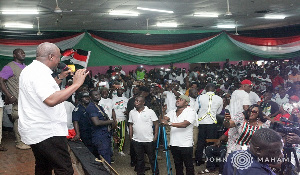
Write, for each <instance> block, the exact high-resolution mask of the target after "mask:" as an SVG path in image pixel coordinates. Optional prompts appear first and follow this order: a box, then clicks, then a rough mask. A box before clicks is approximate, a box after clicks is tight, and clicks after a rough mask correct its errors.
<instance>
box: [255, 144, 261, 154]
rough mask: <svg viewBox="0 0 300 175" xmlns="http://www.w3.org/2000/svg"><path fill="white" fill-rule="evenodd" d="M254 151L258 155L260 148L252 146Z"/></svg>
mask: <svg viewBox="0 0 300 175" xmlns="http://www.w3.org/2000/svg"><path fill="white" fill-rule="evenodd" d="M253 149H254V151H255V152H256V154H257V155H258V156H259V155H260V154H261V149H260V147H258V146H254V147H253Z"/></svg>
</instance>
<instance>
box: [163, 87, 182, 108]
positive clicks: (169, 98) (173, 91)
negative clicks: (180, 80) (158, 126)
mask: <svg viewBox="0 0 300 175" xmlns="http://www.w3.org/2000/svg"><path fill="white" fill-rule="evenodd" d="M178 89H179V85H178V84H177V83H171V84H170V87H169V89H168V90H167V91H164V92H163V95H165V96H166V98H165V104H166V105H167V111H166V112H167V113H168V112H169V111H171V110H174V109H176V106H175V103H176V97H179V96H180V95H181V94H180V93H179V92H178Z"/></svg>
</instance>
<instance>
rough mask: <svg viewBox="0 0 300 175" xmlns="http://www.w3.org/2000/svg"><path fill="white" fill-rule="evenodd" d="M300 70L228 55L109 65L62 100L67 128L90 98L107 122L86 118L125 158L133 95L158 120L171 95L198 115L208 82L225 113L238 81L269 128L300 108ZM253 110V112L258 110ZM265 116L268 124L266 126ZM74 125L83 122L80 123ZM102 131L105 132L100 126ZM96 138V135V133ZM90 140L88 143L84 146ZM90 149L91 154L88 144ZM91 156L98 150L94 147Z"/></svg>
mask: <svg viewBox="0 0 300 175" xmlns="http://www.w3.org/2000/svg"><path fill="white" fill-rule="evenodd" d="M299 69H300V64H299V62H298V60H296V59H295V60H289V61H285V60H276V61H268V62H266V63H263V64H262V65H258V64H256V63H255V62H249V64H247V65H243V63H242V62H239V63H238V64H235V65H233V64H230V62H229V60H228V59H227V60H226V62H225V64H224V65H223V66H222V67H220V66H213V67H212V66H209V64H206V65H205V66H203V67H195V68H193V69H191V70H186V69H181V68H176V67H175V66H173V64H172V63H171V64H170V67H169V68H167V69H165V68H160V67H157V68H154V69H151V70H149V71H147V70H145V69H144V68H143V66H138V67H137V69H136V70H132V71H130V72H129V73H125V72H124V71H123V70H122V66H117V67H114V68H113V67H112V66H110V68H109V69H108V70H107V72H106V74H99V73H98V74H93V73H92V72H90V73H89V75H88V76H87V77H86V79H85V83H84V84H83V85H82V86H81V87H80V88H79V89H78V90H77V91H76V93H74V94H73V96H71V97H70V98H69V99H68V101H66V102H64V103H65V107H66V111H67V113H68V115H69V117H68V118H69V119H68V128H69V129H73V128H74V127H75V130H76V126H75V125H76V124H74V121H79V119H77V120H75V119H74V112H75V113H76V112H77V111H78V109H79V105H82V104H83V103H84V100H83V98H84V97H88V96H89V98H90V101H93V102H94V103H98V104H99V106H101V107H102V108H101V109H99V110H100V111H102V110H103V111H104V112H105V115H104V114H103V116H106V117H107V118H103V120H111V121H112V122H109V123H106V124H100V123H97V121H93V120H92V121H91V120H90V123H93V124H94V125H95V126H97V125H99V126H100V125H111V128H110V129H112V133H113V134H112V136H111V137H109V140H108V141H107V144H108V145H109V148H107V149H111V147H114V144H115V145H117V147H118V154H120V155H121V156H125V153H124V150H123V149H124V144H130V143H126V142H125V137H127V136H126V133H127V129H126V127H127V122H128V119H129V113H130V111H131V110H133V109H134V108H135V107H136V106H135V104H134V101H135V97H138V96H142V97H143V98H144V101H145V106H147V107H148V108H149V109H152V110H153V111H154V112H155V114H156V116H157V117H158V119H162V116H163V115H165V114H167V113H168V112H170V111H171V110H174V109H175V110H176V105H175V104H176V99H177V98H178V97H182V96H181V95H186V96H189V97H190V98H191V99H194V104H191V102H190V100H187V101H189V102H190V104H189V106H190V107H192V106H198V107H196V109H195V112H196V113H198V112H199V110H200V109H201V106H199V104H198V103H197V100H196V99H197V98H198V97H199V96H200V95H203V94H206V93H208V92H210V90H211V89H210V90H208V89H207V85H209V86H211V84H213V85H214V90H213V91H214V94H215V95H217V96H219V97H221V99H222V100H223V103H222V109H221V111H220V112H219V114H221V115H225V114H226V109H230V107H229V105H230V101H231V95H232V94H233V92H234V91H235V90H238V89H239V88H240V86H241V85H249V86H251V91H249V92H248V93H249V98H250V99H249V100H250V102H251V104H249V106H252V105H254V106H252V107H251V110H252V109H253V108H255V109H257V110H258V109H261V111H260V112H261V113H262V114H259V115H263V116H264V117H263V116H259V117H262V118H261V119H260V121H261V122H262V123H261V124H259V122H258V121H259V120H258V119H257V126H259V127H260V126H262V125H267V126H265V127H272V125H273V123H274V122H275V121H278V122H280V118H281V117H285V118H287V119H289V118H290V116H291V115H292V114H293V112H295V111H294V110H295V108H297V109H298V108H299V107H300V103H299V97H300V73H299ZM245 80H247V81H245ZM248 81H249V82H248ZM70 85H72V77H71V76H68V77H67V78H66V80H64V81H63V83H62V85H61V88H68V87H69V86H70ZM182 98H185V97H182ZM191 101H192V100H191ZM85 103H86V104H85V105H83V106H84V107H85V108H86V109H89V108H92V109H91V110H93V108H95V107H88V106H89V103H88V102H85ZM195 103H196V104H195ZM255 105H256V106H255ZM96 107H97V106H96ZM257 110H256V112H258V111H257ZM4 112H5V113H4V114H5V116H4V126H5V127H12V125H11V124H9V121H7V120H5V118H6V119H7V118H8V117H7V115H9V105H7V106H5V107H4ZM72 113H73V118H72ZM250 113H251V111H250ZM245 117H247V115H246V114H245V116H244V115H242V116H240V118H238V119H236V120H235V121H234V122H235V123H234V124H233V125H232V126H231V125H228V127H235V126H236V125H237V123H243V122H244V119H245ZM248 117H249V116H248ZM195 118H196V117H195ZM232 118H234V116H232V115H231V118H225V121H228V123H230V122H229V121H230V120H231V119H232ZM264 119H266V120H268V121H270V122H269V123H267V124H266V123H265V121H264ZM72 121H73V122H72ZM245 121H246V120H245ZM248 123H249V120H248ZM77 125H78V124H77ZM195 126H197V124H195ZM79 127H82V126H81V125H79ZM83 127H89V126H83ZM92 130H93V128H92ZM93 131H94V132H95V131H96V130H95V129H94V130H93ZM224 131H225V130H224ZM232 131H233V130H232ZM105 132H110V131H108V130H105ZM236 132H238V131H236ZM75 135H76V134H75ZM221 135H222V134H221ZM87 137H89V136H87ZM91 137H94V136H91ZM229 137H230V136H229ZM73 139H74V138H73ZM76 139H79V136H77V138H76V136H75V139H74V140H76ZM97 139H101V137H98V138H97ZM220 139H221V138H220ZM221 140H222V139H221ZM225 140H226V139H225ZM108 142H109V143H108ZM92 144H93V143H87V145H88V146H90V145H92ZM111 144H112V145H111ZM90 150H91V152H93V153H95V150H93V148H91V149H90ZM111 150H113V149H111ZM130 151H132V150H130ZM99 152H102V153H103V155H102V156H103V157H105V158H106V159H107V160H109V162H110V163H112V162H113V159H111V158H113V157H112V156H111V155H110V154H109V155H106V154H108V153H107V152H105V151H103V150H100V151H99V148H98V153H99ZM95 154H97V151H96V153H95ZM131 156H132V157H131V163H132V165H135V164H136V160H135V157H134V155H131ZM201 158H202V155H201ZM201 158H200V159H201ZM196 159H197V158H196ZM199 161H201V160H199ZM197 163H201V162H197ZM208 168H210V169H206V170H207V171H212V170H213V169H214V168H215V167H214V166H212V167H208ZM220 173H221V172H220Z"/></svg>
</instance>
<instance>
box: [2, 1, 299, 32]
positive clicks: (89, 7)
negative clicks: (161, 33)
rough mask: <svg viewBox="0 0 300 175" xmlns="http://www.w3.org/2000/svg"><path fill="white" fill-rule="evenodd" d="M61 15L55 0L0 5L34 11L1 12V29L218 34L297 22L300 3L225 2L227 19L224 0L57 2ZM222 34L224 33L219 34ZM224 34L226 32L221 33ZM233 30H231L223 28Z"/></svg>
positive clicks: (13, 2) (9, 2) (3, 3)
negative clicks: (13, 25) (8, 25)
mask: <svg viewBox="0 0 300 175" xmlns="http://www.w3.org/2000/svg"><path fill="white" fill-rule="evenodd" d="M57 2H58V6H59V7H60V8H61V9H62V11H63V12H62V13H55V12H54V9H55V7H56V1H55V0H0V11H2V10H4V9H35V10H36V9H37V10H38V11H39V12H40V14H38V15H4V14H1V13H0V20H1V23H0V28H3V24H4V23H5V22H16V21H19V22H27V23H31V24H33V25H34V28H33V29H30V30H37V19H36V17H39V18H40V30H41V31H43V30H45V31H46V30H47V31H48V30H146V29H147V19H149V30H162V29H168V30H169V29H174V28H170V27H169V28H158V27H157V26H156V23H157V22H177V23H178V27H177V28H176V29H179V30H191V29H194V30H220V29H217V28H216V25H218V24H235V22H236V21H237V24H238V30H256V29H264V28H274V27H281V26H287V25H294V24H299V23H300V0H229V11H230V12H231V13H232V15H231V16H226V15H225V13H226V12H227V0H57ZM137 7H145V8H152V9H162V10H171V11H174V13H172V14H168V13H162V12H151V11H143V10H138V9H137ZM112 10H127V11H131V12H138V13H139V16H136V17H128V16H111V15H109V14H108V13H109V12H110V11H112ZM197 12H216V13H218V14H219V16H218V18H201V17H195V16H193V14H194V13H197ZM266 13H267V14H281V15H286V16H287V17H286V18H285V19H281V20H278V19H277V20H276V19H273V20H270V19H264V18H262V17H263V16H264V15H265V14H266ZM221 30H223V29H221ZM224 30H225V29H224ZM226 30H235V29H226Z"/></svg>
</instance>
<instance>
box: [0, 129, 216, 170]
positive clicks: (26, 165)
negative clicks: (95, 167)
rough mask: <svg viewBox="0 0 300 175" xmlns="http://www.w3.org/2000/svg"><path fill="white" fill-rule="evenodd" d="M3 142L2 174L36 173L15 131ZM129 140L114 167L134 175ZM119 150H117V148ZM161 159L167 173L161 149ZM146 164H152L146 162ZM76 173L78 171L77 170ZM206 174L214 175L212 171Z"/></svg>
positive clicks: (0, 165)
mask: <svg viewBox="0 0 300 175" xmlns="http://www.w3.org/2000/svg"><path fill="white" fill-rule="evenodd" d="M2 144H3V145H4V146H5V147H6V148H8V151H6V152H1V151H0V175H33V174H34V161H35V160H34V156H33V154H32V151H31V150H19V149H17V148H16V147H15V142H14V134H13V132H8V131H3V139H2ZM128 145H129V144H128V142H127V143H125V151H124V152H125V153H126V156H125V157H121V156H120V155H118V154H115V157H114V158H115V163H114V164H112V167H113V168H114V169H115V170H117V172H118V173H119V174H120V175H134V174H136V173H135V172H134V168H133V167H131V166H130V156H129V155H128V153H129V146H128ZM115 151H117V150H115ZM159 155H160V156H161V160H158V164H159V169H160V174H161V175H167V174H168V173H167V168H166V159H165V154H164V153H163V152H162V151H159ZM171 163H172V168H173V174H174V175H175V167H174V164H173V160H172V159H171ZM146 166H150V165H149V164H146ZM203 169H204V166H203V165H202V166H199V167H195V172H196V173H197V172H198V171H200V170H203ZM75 174H77V175H78V173H77V172H76V171H75ZM150 174H151V171H147V172H146V175H150ZM206 175H213V174H212V173H209V174H206Z"/></svg>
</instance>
